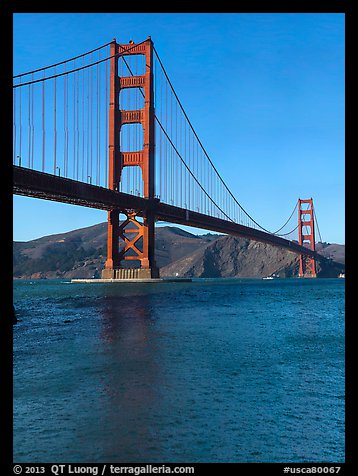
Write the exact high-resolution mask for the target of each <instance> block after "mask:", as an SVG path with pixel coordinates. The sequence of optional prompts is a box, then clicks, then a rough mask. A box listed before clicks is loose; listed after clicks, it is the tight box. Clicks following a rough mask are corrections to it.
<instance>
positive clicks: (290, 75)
mask: <svg viewBox="0 0 358 476" xmlns="http://www.w3.org/2000/svg"><path fill="white" fill-rule="evenodd" d="M148 35H151V37H152V40H153V41H154V44H155V47H156V50H157V51H158V54H159V56H160V58H161V60H162V62H163V64H164V66H165V68H166V71H167V72H168V75H169V77H170V79H171V82H172V83H173V85H174V88H175V90H176V92H177V94H178V96H179V98H180V100H181V102H182V104H183V106H184V108H185V110H186V112H187V114H188V116H189V118H190V120H191V122H192V124H193V125H194V127H195V129H196V131H197V133H198V135H199V137H200V139H201V141H202V143H203V145H204V146H205V148H206V150H207V152H208V154H209V156H210V157H211V159H212V161H213V162H214V164H215V166H216V168H217V169H218V171H219V172H220V173H221V175H222V176H223V178H224V180H225V181H226V183H227V184H228V186H229V188H230V189H231V190H232V192H233V194H234V195H235V196H236V198H237V199H238V201H239V202H240V203H241V204H242V206H243V207H244V208H245V209H246V210H247V211H248V212H249V214H250V215H251V216H252V217H253V218H254V219H255V220H256V221H257V222H259V223H260V224H261V225H262V226H263V227H265V228H267V229H271V230H275V229H277V228H279V227H280V226H281V225H282V224H283V223H284V222H285V220H286V219H287V218H288V216H289V215H290V213H291V211H292V210H293V207H294V205H295V203H296V201H297V199H298V198H299V197H300V198H310V197H313V200H314V205H315V209H316V214H317V218H318V224H319V229H320V232H321V235H322V238H323V240H324V241H328V242H331V243H344V242H345V235H344V226H345V225H344V214H345V203H344V192H345V183H344V178H345V177H344V174H345V170H344V166H345V158H344V127H345V124H344V94H345V91H344V81H345V78H344V14H333V13H327V14H314V13H297V14H296V13H287V14H282V13H273V14H270V13H262V14H256V13H248V14H240V13H212V14H207V13H178V14H177V13H162V14H161V13H146V14H141V13H100V14H98V13H88V14H82V13H65V14H62V13H61V14H60V13H53V14H52V13H51V14H40V13H35V14H33V13H30V14H15V15H14V74H17V73H21V72H25V71H28V70H32V69H35V68H38V67H41V66H45V65H47V64H51V63H55V62H57V61H61V60H63V59H66V58H68V57H72V56H76V55H77V54H81V53H83V52H85V51H88V50H91V49H93V48H95V47H97V46H99V45H102V44H104V43H107V42H108V41H111V40H112V39H113V38H116V39H117V41H118V42H122V43H127V42H128V41H129V40H130V39H132V40H134V41H135V42H139V41H142V40H143V39H145V38H147V37H148ZM102 221H106V212H104V211H99V210H92V209H87V208H83V207H76V206H71V205H65V204H60V203H55V202H48V201H43V200H37V199H31V198H26V197H18V196H14V239H15V240H18V241H26V240H30V239H34V238H38V237H40V236H43V235H49V234H52V233H60V232H65V231H69V230H72V229H76V228H80V227H85V226H89V225H93V224H96V223H100V222H102ZM188 230H190V231H192V232H194V233H195V232H197V231H198V230H195V229H189V228H188ZM200 232H201V233H202V232H203V231H200Z"/></svg>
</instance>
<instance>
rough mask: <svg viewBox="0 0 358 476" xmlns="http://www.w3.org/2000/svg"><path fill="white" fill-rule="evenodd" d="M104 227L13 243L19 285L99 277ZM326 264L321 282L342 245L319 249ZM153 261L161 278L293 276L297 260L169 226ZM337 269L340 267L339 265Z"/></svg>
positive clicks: (332, 272)
mask: <svg viewBox="0 0 358 476" xmlns="http://www.w3.org/2000/svg"><path fill="white" fill-rule="evenodd" d="M106 239H107V223H100V224H98V225H94V226H90V227H86V228H81V229H78V230H74V231H71V232H67V233H60V234H56V235H50V236H45V237H42V238H39V239H36V240H31V241H28V242H14V252H13V275H14V277H15V278H20V279H37V278H49V279H52V278H62V279H63V278H65V279H71V278H91V277H93V276H94V277H99V276H100V274H101V271H102V269H103V266H104V262H105V254H106ZM317 250H319V252H320V253H322V254H323V255H324V256H325V257H326V258H331V259H333V260H335V261H336V263H331V262H329V261H327V262H326V263H325V264H324V265H322V264H320V265H319V266H318V268H319V269H318V271H319V274H320V275H321V276H337V275H338V274H339V273H340V272H341V271H343V270H344V245H337V244H329V243H319V244H318V245H317ZM156 259H157V265H158V266H159V268H160V274H161V276H162V277H168V276H181V277H264V276H267V275H271V274H273V273H275V274H277V275H279V276H281V277H291V276H297V273H298V257H297V255H296V254H294V253H291V252H289V251H286V250H283V249H280V248H277V247H273V246H271V245H268V244H264V243H258V242H254V241H250V240H247V239H245V238H239V237H233V236H226V235H215V234H207V235H194V234H192V233H188V232H186V231H184V230H182V229H180V228H177V227H172V226H163V227H157V229H156ZM339 263H340V264H339Z"/></svg>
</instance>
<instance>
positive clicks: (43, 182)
mask: <svg viewBox="0 0 358 476" xmlns="http://www.w3.org/2000/svg"><path fill="white" fill-rule="evenodd" d="M13 192H14V193H15V194H17V195H24V196H28V197H34V198H41V199H45V200H54V201H57V202H63V203H70V204H73V205H80V206H85V207H90V208H97V209H101V210H111V209H118V210H124V209H137V210H153V211H154V213H155V215H156V217H157V219H159V220H163V221H167V222H171V223H177V224H181V225H187V226H193V227H195V228H203V229H205V230H211V231H216V232H219V233H225V234H228V235H234V236H242V237H245V238H249V239H251V240H255V241H260V242H263V243H269V244H271V245H274V246H279V247H281V248H286V249H288V250H289V251H292V252H294V253H297V254H303V255H306V256H310V257H313V258H315V259H323V257H322V256H321V255H319V254H318V253H317V252H314V251H312V250H310V249H308V248H305V247H303V246H300V245H299V244H298V243H296V242H293V241H289V240H285V239H284V238H281V237H279V236H275V235H271V234H269V233H265V232H264V231H261V230H257V229H255V228H250V227H247V226H244V225H240V224H238V223H234V222H231V221H228V220H223V219H221V218H215V217H212V216H209V215H204V214H202V213H198V212H194V211H191V210H186V209H184V208H179V207H175V206H172V205H168V204H165V203H162V202H160V201H159V200H158V199H146V198H142V197H137V196H135V195H130V194H127V193H123V192H117V191H113V190H110V189H107V188H104V187H99V186H97V185H92V184H88V183H84V182H78V181H76V180H72V179H68V178H64V177H59V176H56V175H51V174H47V173H43V172H39V171H36V170H31V169H27V168H24V167H19V166H14V167H13ZM139 214H140V213H139Z"/></svg>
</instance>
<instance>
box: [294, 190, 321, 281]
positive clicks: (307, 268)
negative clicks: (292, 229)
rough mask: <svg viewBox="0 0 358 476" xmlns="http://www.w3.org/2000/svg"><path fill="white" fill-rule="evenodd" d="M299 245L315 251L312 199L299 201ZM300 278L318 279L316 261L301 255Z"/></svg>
mask: <svg viewBox="0 0 358 476" xmlns="http://www.w3.org/2000/svg"><path fill="white" fill-rule="evenodd" d="M298 243H299V244H300V245H302V246H308V247H309V248H310V249H311V250H312V251H315V249H316V248H315V231H314V209H313V200H312V198H310V199H307V200H301V199H300V198H299V199H298ZM298 276H299V277H300V278H316V277H317V272H316V260H315V259H314V258H311V257H309V256H304V255H302V254H301V255H300V268H299V272H298Z"/></svg>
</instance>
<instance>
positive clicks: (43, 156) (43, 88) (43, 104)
mask: <svg viewBox="0 0 358 476" xmlns="http://www.w3.org/2000/svg"><path fill="white" fill-rule="evenodd" d="M44 77H45V72H44ZM44 171H45V81H42V172H44Z"/></svg>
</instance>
